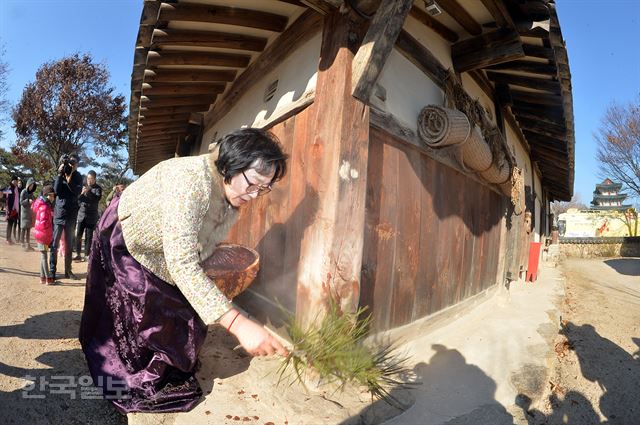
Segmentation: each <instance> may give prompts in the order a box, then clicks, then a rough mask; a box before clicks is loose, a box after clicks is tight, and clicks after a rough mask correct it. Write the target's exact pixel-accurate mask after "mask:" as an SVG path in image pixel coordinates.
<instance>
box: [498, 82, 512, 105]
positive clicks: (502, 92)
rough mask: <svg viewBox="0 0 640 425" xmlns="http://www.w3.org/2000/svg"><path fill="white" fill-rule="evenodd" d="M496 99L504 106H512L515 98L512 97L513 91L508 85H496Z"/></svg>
mask: <svg viewBox="0 0 640 425" xmlns="http://www.w3.org/2000/svg"><path fill="white" fill-rule="evenodd" d="M496 99H497V100H498V102H499V103H500V105H502V106H512V105H513V98H512V97H511V90H509V86H507V85H506V84H502V83H498V84H496Z"/></svg>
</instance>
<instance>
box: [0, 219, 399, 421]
mask: <svg viewBox="0 0 640 425" xmlns="http://www.w3.org/2000/svg"><path fill="white" fill-rule="evenodd" d="M5 223H6V222H5V221H4V219H3V217H0V235H4V232H5V225H6V224H5ZM0 244H1V245H0V418H1V419H0V423H2V424H21V425H22V424H27V423H28V424H56V425H58V424H106V425H116V424H117V425H120V424H127V423H129V424H130V425H135V424H181V423H185V424H187V423H188V424H189V425H194V424H198V423H207V424H248V425H251V424H259V425H265V424H266V425H269V424H273V425H275V424H279V425H283V424H284V425H296V424H317V423H322V424H324V423H327V424H329V423H334V424H337V423H345V424H350V423H359V422H360V420H361V419H360V418H361V416H363V417H368V418H378V419H377V420H369V422H376V421H379V420H380V419H381V418H384V417H388V416H389V415H392V414H394V413H396V412H395V411H394V410H390V409H389V408H388V407H386V405H383V406H378V407H376V408H375V409H367V410H366V412H365V413H362V414H361V413H360V411H363V410H365V408H367V407H368V406H369V404H370V398H369V397H368V395H367V394H366V393H362V392H361V391H358V390H357V389H350V391H348V392H347V393H345V394H342V395H340V397H339V400H340V401H337V399H338V397H336V395H335V394H334V393H333V389H329V388H323V389H317V388H310V390H309V392H305V391H304V390H303V388H302V387H301V386H299V385H292V386H288V385H286V384H280V385H279V386H276V383H277V381H278V374H277V369H278V367H279V365H280V361H279V359H277V358H251V357H249V356H247V355H246V354H243V352H242V351H241V350H234V347H236V346H237V344H238V342H237V340H236V339H235V338H233V337H232V336H230V335H228V334H227V333H226V331H225V330H223V329H221V328H220V327H217V326H213V327H211V328H210V329H209V334H208V336H207V341H206V342H205V346H204V347H203V350H202V352H201V355H200V360H201V363H202V366H201V368H200V370H199V371H198V373H197V377H198V379H199V381H200V384H201V386H202V388H203V391H204V393H205V394H206V395H207V397H206V398H205V399H204V400H203V402H202V403H200V404H199V405H198V406H196V408H195V409H194V410H192V411H191V412H189V414H188V415H184V414H164V415H154V414H132V415H129V416H128V417H127V416H123V415H121V414H120V413H119V412H118V411H117V410H116V409H115V408H113V407H112V405H111V404H110V403H109V402H108V401H105V400H100V399H92V398H91V397H93V394H92V393H91V385H90V384H89V383H88V379H90V375H89V372H88V369H87V366H86V362H85V358H84V354H83V353H82V350H81V347H80V343H79V342H78V329H79V325H80V316H81V311H82V308H83V304H84V279H85V277H86V263H74V264H73V271H74V273H75V274H76V275H77V276H78V277H79V278H80V280H77V281H72V280H62V281H61V284H59V285H56V286H45V285H41V284H40V282H39V277H38V273H39V264H40V263H39V261H40V253H39V252H24V251H23V250H22V249H21V247H20V246H19V245H11V246H9V245H6V244H5V241H4V237H1V238H0ZM61 261H62V258H61V257H60V259H59V263H58V264H59V265H61V264H62V263H61Z"/></svg>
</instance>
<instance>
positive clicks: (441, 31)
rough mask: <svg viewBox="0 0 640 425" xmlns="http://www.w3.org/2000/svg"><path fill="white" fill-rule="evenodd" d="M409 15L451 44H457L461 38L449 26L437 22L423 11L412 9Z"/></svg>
mask: <svg viewBox="0 0 640 425" xmlns="http://www.w3.org/2000/svg"><path fill="white" fill-rule="evenodd" d="M409 15H410V16H411V17H412V18H415V19H416V20H417V21H419V22H420V23H422V24H423V25H424V26H426V27H428V28H431V29H432V30H433V31H434V32H435V33H436V34H438V35H439V36H440V37H442V38H444V39H445V40H447V41H448V42H449V43H455V42H456V41H458V39H459V38H460V37H458V34H456V32H455V31H453V30H451V29H449V28H447V26H445V25H444V24H442V23H440V21H437V20H435V19H434V18H432V17H431V15H429V14H428V13H427V12H425V11H423V10H422V9H418V8H417V7H416V6H413V7H412V8H411V10H410V11H409Z"/></svg>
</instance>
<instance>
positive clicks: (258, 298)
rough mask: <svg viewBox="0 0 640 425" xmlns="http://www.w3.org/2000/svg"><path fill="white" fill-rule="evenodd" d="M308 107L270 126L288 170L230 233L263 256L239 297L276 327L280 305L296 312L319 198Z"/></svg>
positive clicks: (249, 309) (264, 319) (233, 239)
mask: <svg viewBox="0 0 640 425" xmlns="http://www.w3.org/2000/svg"><path fill="white" fill-rule="evenodd" d="M309 113H310V109H308V108H307V109H305V110H303V111H302V112H300V113H299V114H297V115H295V116H293V117H291V118H289V119H287V120H286V121H283V122H281V123H280V124H277V125H276V126H274V127H273V128H271V129H270V130H271V131H272V132H273V133H274V134H275V135H276V136H277V137H278V138H279V139H280V142H281V143H282V145H283V146H284V149H285V152H286V153H287V154H288V155H289V157H290V159H289V161H288V162H287V165H288V167H289V168H288V172H287V175H286V176H285V178H284V179H283V180H282V181H280V182H278V183H277V184H276V185H275V186H274V189H273V191H272V192H271V193H270V194H268V195H266V196H264V197H260V198H258V199H256V200H255V201H253V202H251V203H250V204H249V205H248V206H247V207H245V208H243V209H242V210H241V213H240V217H239V219H238V222H237V223H236V224H235V225H234V226H233V227H232V229H231V231H230V233H229V236H228V237H227V240H228V241H230V242H234V243H239V244H243V245H246V246H250V247H252V248H254V249H256V250H257V251H258V252H259V253H260V258H261V261H260V271H259V272H258V276H257V277H256V280H255V281H254V283H253V284H252V285H251V287H250V288H249V290H248V291H246V292H245V293H244V294H241V295H240V296H238V297H237V298H236V300H235V301H236V302H238V304H239V305H240V306H242V307H244V308H246V309H247V310H248V311H249V312H250V313H251V314H253V315H254V316H256V317H258V318H259V319H260V320H263V321H265V322H268V323H271V324H273V325H274V326H276V327H279V326H280V325H281V324H282V323H281V321H280V320H281V319H282V314H281V311H280V307H284V308H285V309H286V310H288V311H289V312H295V306H296V289H297V288H296V285H297V269H298V261H299V259H300V251H301V244H302V238H303V234H304V230H305V228H306V227H308V226H309V225H310V224H311V220H312V219H313V217H314V216H315V211H316V209H317V204H318V197H317V193H316V191H315V190H314V189H313V188H312V187H311V186H309V185H308V184H305V178H304V168H305V162H306V161H307V159H306V157H307V147H306V142H305V141H307V140H309V139H310V138H309V137H308V135H307V127H308V125H307V121H308V119H309ZM294 140H295V142H296V143H294ZM265 298H267V299H268V300H270V301H267V300H265Z"/></svg>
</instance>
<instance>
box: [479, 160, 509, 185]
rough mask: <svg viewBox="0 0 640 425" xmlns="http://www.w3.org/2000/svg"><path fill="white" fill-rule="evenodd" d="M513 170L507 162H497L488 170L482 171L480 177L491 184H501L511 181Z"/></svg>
mask: <svg viewBox="0 0 640 425" xmlns="http://www.w3.org/2000/svg"><path fill="white" fill-rule="evenodd" d="M510 173H511V169H510V167H509V163H508V162H507V161H496V162H494V163H493V164H492V165H491V167H489V169H488V170H485V171H482V172H481V173H480V176H482V178H483V179H485V180H486V181H488V182H489V183H495V184H501V183H504V182H506V181H507V180H509V177H510Z"/></svg>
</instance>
